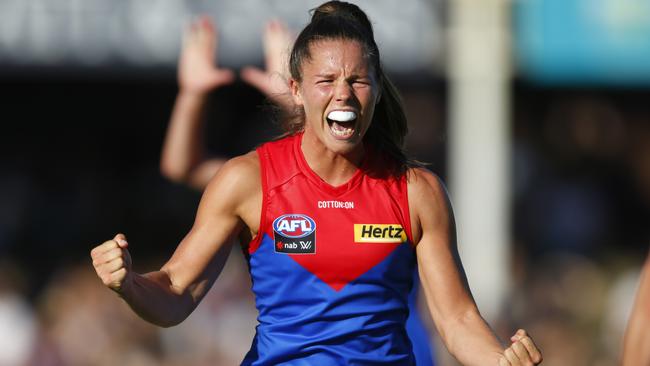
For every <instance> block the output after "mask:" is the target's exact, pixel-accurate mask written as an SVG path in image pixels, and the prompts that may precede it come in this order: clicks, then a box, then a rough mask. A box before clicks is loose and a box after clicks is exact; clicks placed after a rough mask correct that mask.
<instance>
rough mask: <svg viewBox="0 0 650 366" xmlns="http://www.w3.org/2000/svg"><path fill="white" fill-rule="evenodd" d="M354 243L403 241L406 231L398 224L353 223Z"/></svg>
mask: <svg viewBox="0 0 650 366" xmlns="http://www.w3.org/2000/svg"><path fill="white" fill-rule="evenodd" d="M354 241H355V242H356V243H403V242H405V241H406V233H405V232H404V228H402V225H398V224H354Z"/></svg>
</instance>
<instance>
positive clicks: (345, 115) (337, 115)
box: [327, 111, 357, 122]
mask: <svg viewBox="0 0 650 366" xmlns="http://www.w3.org/2000/svg"><path fill="white" fill-rule="evenodd" d="M327 118H329V119H331V120H332V121H336V122H350V121H352V120H354V119H356V118H357V114H356V113H354V112H352V111H331V112H330V113H329V114H328V115H327Z"/></svg>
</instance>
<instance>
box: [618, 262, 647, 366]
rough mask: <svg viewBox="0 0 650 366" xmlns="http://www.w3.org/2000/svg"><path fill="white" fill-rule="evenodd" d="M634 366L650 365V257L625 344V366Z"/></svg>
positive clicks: (640, 283)
mask: <svg viewBox="0 0 650 366" xmlns="http://www.w3.org/2000/svg"><path fill="white" fill-rule="evenodd" d="M633 365H634V366H637V365H650V256H648V258H647V259H646V262H645V265H644V266H643V270H642V272H641V278H640V282H639V289H638V290H637V294H636V300H635V302H634V308H633V309H632V314H631V315H630V319H629V320H628V324H627V329H626V331H625V337H624V342H623V366H633Z"/></svg>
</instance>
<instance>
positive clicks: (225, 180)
mask: <svg viewBox="0 0 650 366" xmlns="http://www.w3.org/2000/svg"><path fill="white" fill-rule="evenodd" d="M261 191H262V184H261V179H260V163H259V159H258V157H257V152H255V151H251V152H249V153H247V154H244V155H240V156H237V157H234V158H232V159H230V160H228V161H227V162H226V163H225V164H224V165H223V167H222V168H221V169H220V170H219V171H218V172H217V174H216V175H215V176H214V177H212V179H211V180H210V182H209V183H208V186H207V187H206V189H205V192H204V198H203V199H204V200H205V199H210V198H218V199H219V201H221V202H224V203H230V204H233V205H235V206H237V205H239V204H241V203H243V202H245V201H246V199H248V198H251V197H253V196H255V195H256V194H257V193H258V192H259V193H260V194H261Z"/></svg>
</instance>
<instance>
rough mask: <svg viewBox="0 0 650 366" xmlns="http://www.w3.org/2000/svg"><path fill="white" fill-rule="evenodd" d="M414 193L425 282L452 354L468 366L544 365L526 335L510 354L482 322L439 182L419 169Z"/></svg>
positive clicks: (414, 178)
mask: <svg viewBox="0 0 650 366" xmlns="http://www.w3.org/2000/svg"><path fill="white" fill-rule="evenodd" d="M408 187H409V188H408V193H409V206H410V208H411V221H412V223H413V224H412V228H413V237H414V238H413V240H414V241H415V243H416V245H417V248H416V253H417V259H418V268H419V272H420V278H421V281H422V286H423V288H424V293H425V297H426V300H427V304H428V305H429V310H430V312H431V317H432V319H433V320H434V323H435V325H436V328H437V329H438V332H439V333H440V336H441V338H442V340H443V342H444V344H445V346H446V347H447V349H448V350H449V352H450V353H451V354H452V355H453V356H454V357H456V358H457V359H458V360H459V361H460V362H461V363H462V364H464V365H481V366H483V365H494V366H497V365H499V366H501V365H527V364H538V363H539V362H541V354H539V351H538V350H537V348H536V347H535V345H534V343H532V340H530V337H528V336H527V335H526V334H525V332H524V331H522V330H520V331H518V332H517V334H515V336H513V344H512V345H511V346H510V347H508V348H506V349H505V350H504V347H503V346H502V345H501V344H500V342H499V341H498V339H497V337H496V336H495V335H494V332H493V331H492V330H491V329H490V327H489V326H488V324H487V323H486V322H485V320H484V319H483V318H482V317H481V315H480V313H479V311H478V308H477V306H476V303H475V302H474V299H473V298H472V296H471V293H470V290H469V286H468V284H467V279H466V277H465V273H464V270H463V267H462V264H461V261H460V257H459V255H458V250H457V247H456V234H455V223H454V218H453V213H452V211H451V205H450V204H449V200H448V198H447V193H446V191H445V190H444V188H443V186H442V184H441V183H440V182H439V180H438V179H437V178H436V177H435V176H434V175H433V174H431V173H429V172H426V171H425V170H422V169H414V170H412V171H411V175H410V177H409V185H408ZM525 362H530V363H525Z"/></svg>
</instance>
